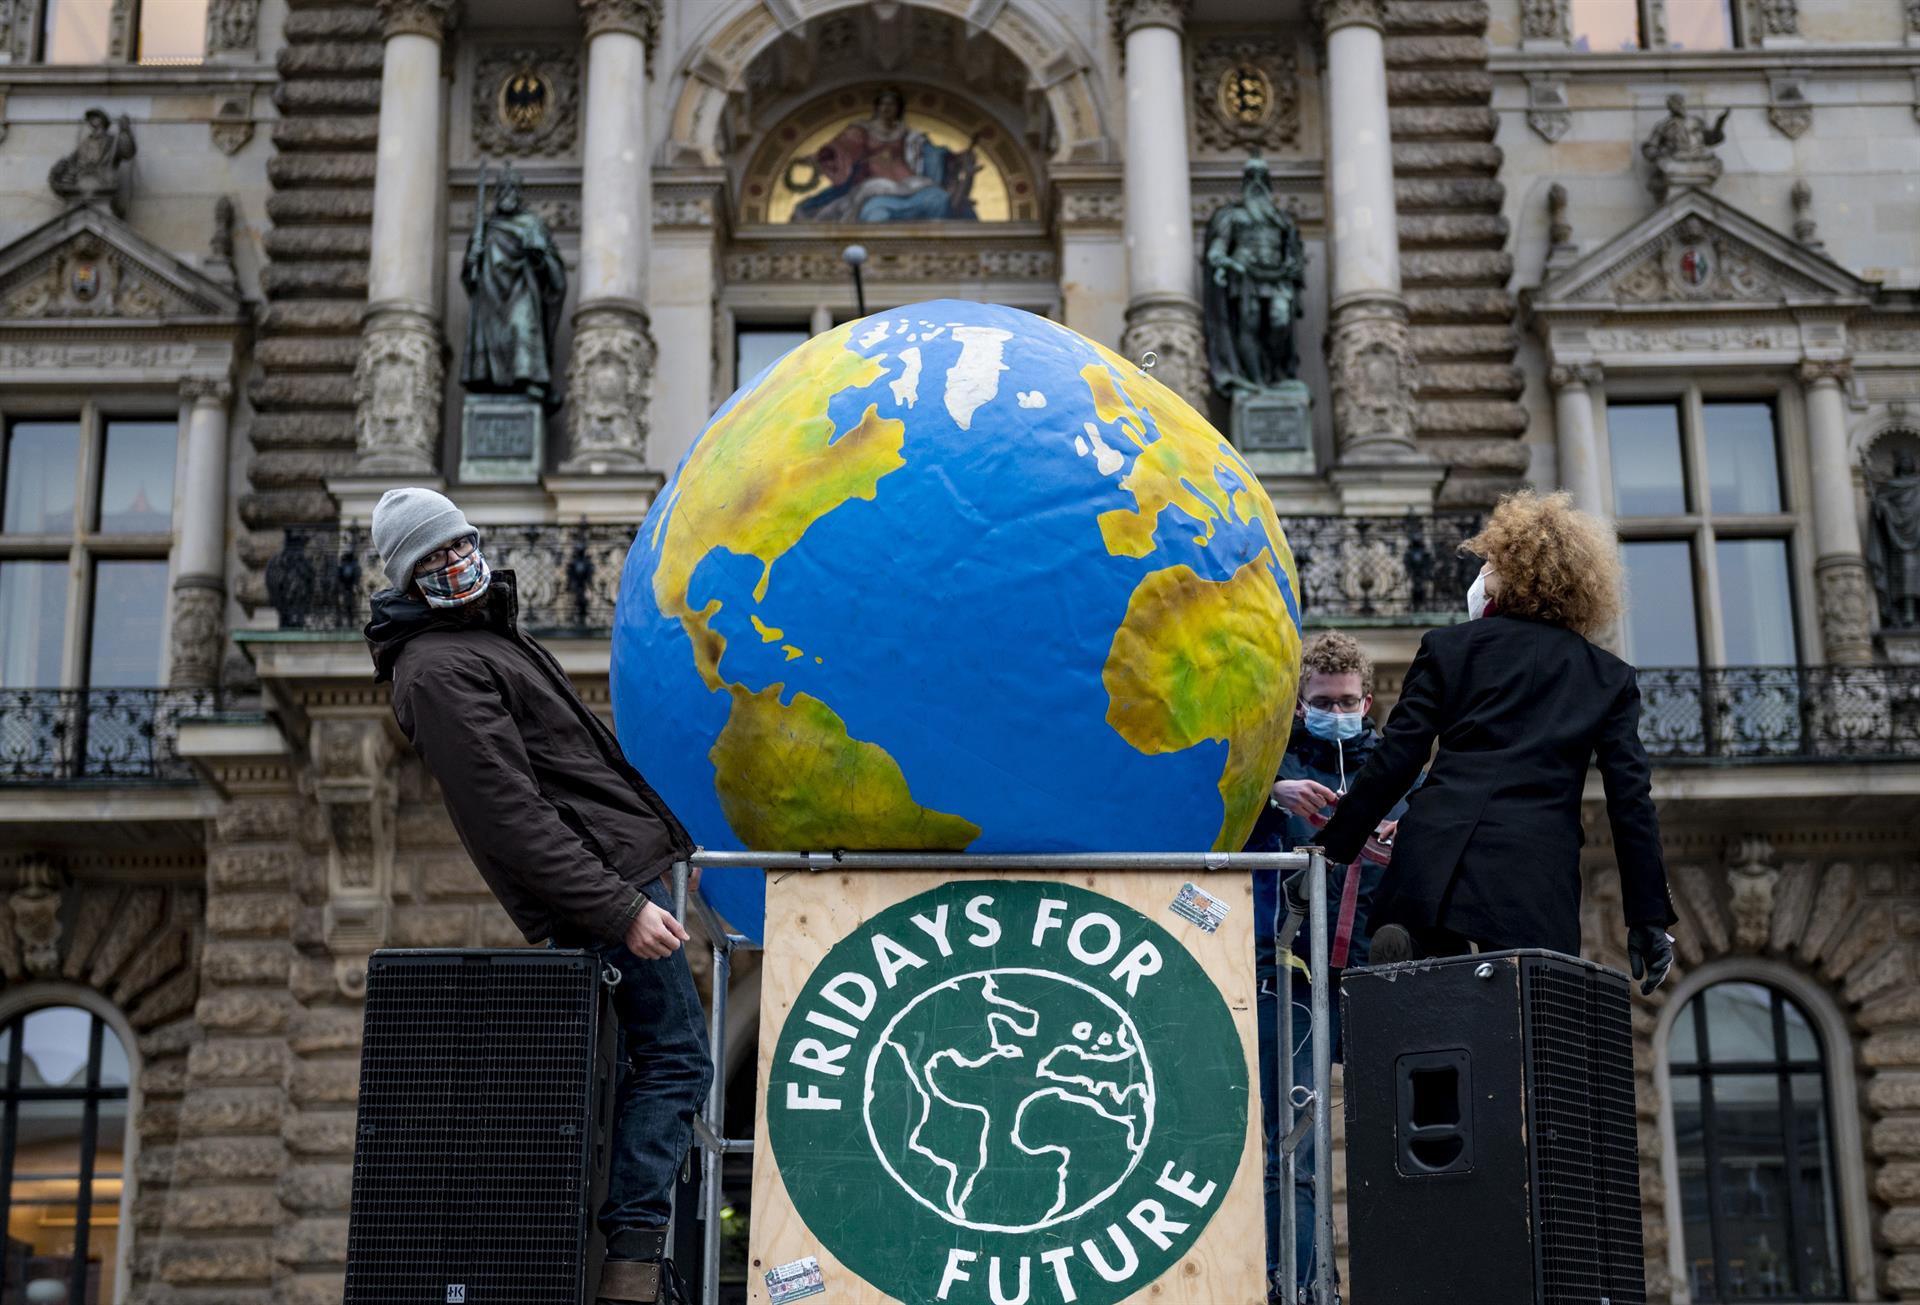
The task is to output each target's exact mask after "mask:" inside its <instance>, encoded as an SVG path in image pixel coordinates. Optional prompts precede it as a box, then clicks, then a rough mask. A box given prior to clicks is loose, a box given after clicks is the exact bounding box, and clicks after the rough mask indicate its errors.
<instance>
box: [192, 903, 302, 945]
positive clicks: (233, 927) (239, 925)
mask: <svg viewBox="0 0 1920 1305" xmlns="http://www.w3.org/2000/svg"><path fill="white" fill-rule="evenodd" d="M292 916H293V904H292V903H291V902H289V901H288V900H287V898H286V895H285V894H284V893H220V894H216V895H215V896H214V897H213V898H211V899H210V900H209V901H208V902H207V932H209V933H211V934H213V935H215V936H223V935H224V936H225V937H228V938H284V937H286V935H287V926H288V925H289V924H290V923H291V922H292Z"/></svg>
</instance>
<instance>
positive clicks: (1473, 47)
mask: <svg viewBox="0 0 1920 1305" xmlns="http://www.w3.org/2000/svg"><path fill="white" fill-rule="evenodd" d="M1383 44H1384V46H1385V47H1386V57H1387V67H1389V68H1418V67H1420V66H1422V65H1424V64H1436V63H1464V64H1484V63H1486V61H1487V39H1486V37H1484V36H1482V35H1479V34H1478V33H1474V34H1465V33H1453V34H1446V33H1440V32H1421V33H1418V34H1412V35H1401V34H1398V33H1392V34H1389V35H1388V36H1387V39H1386V40H1385V41H1384V42H1383Z"/></svg>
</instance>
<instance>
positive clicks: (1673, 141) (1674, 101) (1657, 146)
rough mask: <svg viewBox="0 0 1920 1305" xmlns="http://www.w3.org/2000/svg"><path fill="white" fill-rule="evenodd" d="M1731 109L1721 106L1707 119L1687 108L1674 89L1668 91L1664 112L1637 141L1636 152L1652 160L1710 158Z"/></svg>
mask: <svg viewBox="0 0 1920 1305" xmlns="http://www.w3.org/2000/svg"><path fill="white" fill-rule="evenodd" d="M1732 112H1733V110H1732V109H1723V110H1722V111H1721V113H1720V116H1719V117H1718V118H1716V119H1715V120H1714V121H1713V122H1711V123H1709V122H1708V121H1707V120H1706V119H1705V118H1703V117H1701V116H1700V115H1699V114H1697V113H1694V114H1690V113H1688V112H1687V97H1686V96H1684V95H1681V94H1679V93H1678V92H1676V93H1674V94H1672V95H1669V96H1668V97H1667V116H1666V117H1664V118H1662V119H1661V120H1660V122H1659V124H1658V125H1657V126H1655V127H1654V129H1653V131H1652V132H1651V133H1649V134H1648V136H1647V138H1646V139H1645V140H1644V141H1641V142H1640V152H1641V153H1642V154H1644V155H1646V157H1647V159H1648V161H1649V162H1653V163H1658V162H1660V161H1662V160H1664V159H1681V160H1688V161H1691V160H1700V159H1708V158H1712V157H1713V147H1714V146H1715V145H1718V144H1720V142H1722V141H1724V140H1725V139H1726V138H1727V115H1728V114H1729V113H1732Z"/></svg>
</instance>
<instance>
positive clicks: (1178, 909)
mask: <svg viewBox="0 0 1920 1305" xmlns="http://www.w3.org/2000/svg"><path fill="white" fill-rule="evenodd" d="M1169 909H1170V910H1171V911H1172V912H1173V913H1174V914H1175V915H1177V916H1179V917H1180V918H1181V919H1183V920H1191V921H1193V923H1195V924H1197V925H1199V926H1200V927H1201V929H1203V930H1205V931H1206V932H1207V933H1213V932H1214V931H1216V930H1217V929H1219V927H1220V926H1221V924H1222V923H1224V922H1225V920H1226V918H1227V911H1228V909H1229V908H1228V906H1227V904H1226V903H1225V902H1223V901H1221V900H1220V899H1219V898H1217V897H1215V896H1214V895H1213V894H1212V893H1210V892H1208V891H1207V890H1206V889H1204V888H1202V887H1200V886H1199V885H1198V884H1182V885H1180V892H1179V895H1178V896H1176V897H1175V898H1174V899H1173V905H1172V906H1171V907H1170V908H1169Z"/></svg>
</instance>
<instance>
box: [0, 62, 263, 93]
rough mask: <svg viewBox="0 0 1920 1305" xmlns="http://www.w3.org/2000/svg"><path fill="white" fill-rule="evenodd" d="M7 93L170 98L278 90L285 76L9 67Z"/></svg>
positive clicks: (235, 67)
mask: <svg viewBox="0 0 1920 1305" xmlns="http://www.w3.org/2000/svg"><path fill="white" fill-rule="evenodd" d="M5 67H6V83H7V91H8V93H9V94H12V95H21V94H27V93H31V92H36V91H49V92H64V91H72V92H75V93H78V92H81V91H102V92H110V93H115V94H118V93H123V92H133V91H141V90H164V91H167V92H169V93H175V94H177V93H179V92H182V91H189V92H190V91H194V90H201V89H204V90H220V89H224V88H227V87H233V86H276V85H278V84H279V82H280V74H279V72H278V71H277V70H276V69H275V68H274V66H273V65H272V64H270V63H217V64H215V63H198V64H186V65H182V66H179V67H170V66H167V65H165V64H138V63H133V64H111V63H109V64H7V65H6V66H5Z"/></svg>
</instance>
